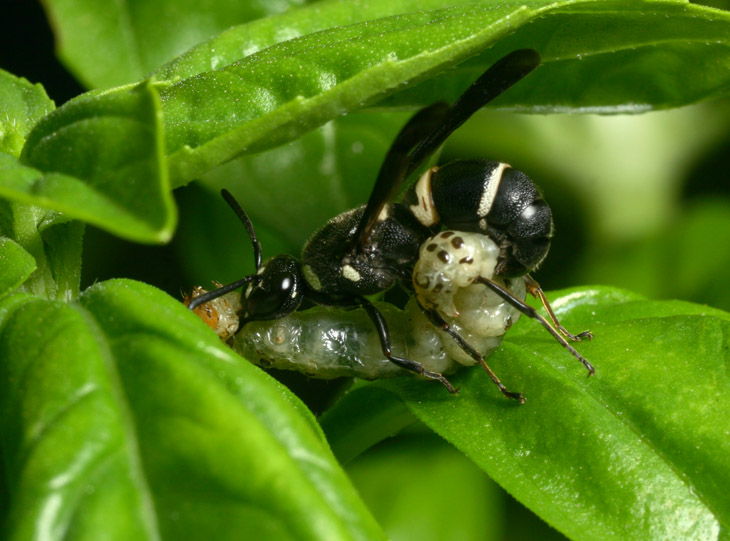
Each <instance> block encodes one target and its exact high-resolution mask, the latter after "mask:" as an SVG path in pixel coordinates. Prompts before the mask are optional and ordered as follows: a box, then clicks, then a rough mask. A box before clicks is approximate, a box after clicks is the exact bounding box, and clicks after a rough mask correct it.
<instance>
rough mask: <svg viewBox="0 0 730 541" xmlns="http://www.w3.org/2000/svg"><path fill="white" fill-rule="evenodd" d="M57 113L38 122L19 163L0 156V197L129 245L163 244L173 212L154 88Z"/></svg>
mask: <svg viewBox="0 0 730 541" xmlns="http://www.w3.org/2000/svg"><path fill="white" fill-rule="evenodd" d="M63 111H64V113H63V115H62V117H54V116H53V115H51V116H47V117H45V118H44V119H43V120H42V121H41V123H40V126H42V128H40V129H36V130H35V131H33V132H32V134H31V135H30V136H29V140H28V141H27V143H26V145H25V147H24V150H23V155H22V156H21V159H22V161H20V162H19V161H15V160H13V159H12V158H11V157H9V156H7V155H2V156H0V160H1V161H0V193H2V195H3V196H5V197H7V198H11V199H17V200H20V201H23V202H24V203H29V204H35V205H39V206H44V207H50V208H53V209H56V210H60V211H62V212H64V213H65V214H66V215H67V216H69V217H73V218H79V219H82V220H84V221H87V222H90V223H93V224H95V225H98V226H100V227H103V228H105V229H108V230H110V231H112V232H114V233H117V234H119V235H122V236H125V237H127V238H130V239H134V240H137V241H141V242H155V241H157V242H160V241H164V240H168V239H169V238H170V236H171V235H172V230H173V229H174V226H175V223H176V214H175V208H174V206H173V203H172V197H171V195H170V191H169V186H168V181H167V168H166V167H165V162H164V156H163V154H162V152H163V148H164V143H163V135H162V131H161V125H160V124H161V116H160V115H161V112H160V105H159V101H158V97H157V93H156V92H155V90H154V88H153V87H152V86H151V85H149V84H142V85H139V86H137V87H135V88H133V89H131V90H130V91H129V92H125V93H117V94H113V95H110V96H108V97H107V98H106V99H103V100H100V99H93V98H92V99H87V100H84V99H81V100H79V101H77V102H75V103H72V104H69V105H67V106H65V107H64V108H63ZM27 164H33V165H32V166H28V165H27Z"/></svg>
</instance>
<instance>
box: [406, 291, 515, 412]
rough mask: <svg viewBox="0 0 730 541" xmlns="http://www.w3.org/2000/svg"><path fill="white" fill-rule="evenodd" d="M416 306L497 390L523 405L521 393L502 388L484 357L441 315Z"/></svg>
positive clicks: (419, 304)
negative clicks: (479, 369)
mask: <svg viewBox="0 0 730 541" xmlns="http://www.w3.org/2000/svg"><path fill="white" fill-rule="evenodd" d="M418 306H419V307H420V308H421V310H422V311H423V313H424V314H425V315H426V317H427V318H428V320H429V321H430V322H431V323H432V324H433V325H434V326H435V327H436V328H438V329H441V330H442V331H444V332H445V333H446V334H448V335H449V336H450V337H451V338H452V339H453V340H454V342H456V344H457V345H458V346H459V347H460V348H461V349H462V350H464V352H466V354H467V355H469V356H470V357H471V358H472V359H474V360H475V361H477V362H478V363H479V364H480V365H482V368H484V370H485V371H486V372H487V374H489V377H490V378H491V379H492V381H493V382H494V384H495V385H496V386H497V388H499V390H500V391H502V394H503V395H504V396H506V397H507V398H512V399H514V400H517V401H518V402H519V403H520V404H524V403H525V400H526V399H525V397H524V396H523V395H522V393H515V392H512V391H510V390H509V389H507V387H505V386H504V384H503V383H502V382H501V381H500V379H499V378H498V377H497V374H495V373H494V372H493V371H492V369H491V368H489V365H488V364H487V362H486V361H485V360H484V355H482V354H481V353H479V352H478V351H477V350H476V349H474V347H473V346H472V345H471V344H470V343H469V342H467V341H466V340H465V339H464V337H463V336H461V335H460V334H459V333H458V332H456V331H455V330H454V329H452V328H451V327H450V326H449V324H448V323H447V322H446V320H445V319H444V318H443V316H442V315H441V314H439V313H438V312H437V311H436V310H429V309H426V308H424V307H423V306H422V305H421V303H418Z"/></svg>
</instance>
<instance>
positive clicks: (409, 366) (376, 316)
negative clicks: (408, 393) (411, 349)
mask: <svg viewBox="0 0 730 541" xmlns="http://www.w3.org/2000/svg"><path fill="white" fill-rule="evenodd" d="M357 300H358V303H359V304H360V306H362V307H363V308H364V309H365V312H366V313H367V315H368V316H369V317H370V320H371V321H372V322H373V324H374V325H375V329H376V330H377V331H378V337H379V338H380V346H381V347H382V349H383V355H385V358H386V359H388V360H389V361H390V362H392V363H393V364H395V365H397V366H400V367H401V368H405V369H406V370H409V371H410V372H415V373H416V374H419V375H421V376H423V377H426V378H428V379H434V380H436V381H439V382H441V384H442V385H443V386H444V387H446V389H448V391H449V392H450V393H451V394H456V393H458V392H459V389H455V388H454V386H453V385H451V382H449V380H448V379H446V378H445V377H444V375H443V374H439V373H438V372H431V371H430V370H426V369H425V368H423V365H422V364H421V363H419V362H418V361H414V360H413V359H405V358H403V357H396V356H395V355H393V354H392V353H391V348H390V332H389V331H388V324H387V323H386V321H385V318H384V317H383V314H381V313H380V311H379V310H378V309H377V308H376V307H375V306H374V305H373V303H371V302H370V301H369V300H367V299H366V298H365V297H359V298H358V299H357Z"/></svg>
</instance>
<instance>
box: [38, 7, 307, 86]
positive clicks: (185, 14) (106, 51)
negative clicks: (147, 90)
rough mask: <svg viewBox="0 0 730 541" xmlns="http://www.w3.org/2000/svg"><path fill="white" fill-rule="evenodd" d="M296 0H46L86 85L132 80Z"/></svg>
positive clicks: (70, 61) (67, 58) (61, 43)
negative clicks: (103, 0) (110, 0)
mask: <svg viewBox="0 0 730 541" xmlns="http://www.w3.org/2000/svg"><path fill="white" fill-rule="evenodd" d="M300 3H301V2H300V1H297V0H277V1H276V2H253V1H245V2H242V1H240V0H216V1H215V2H198V1H195V0H177V1H171V0H131V1H128V2H122V3H112V4H109V3H103V4H100V3H98V2H95V1H94V0H48V1H46V2H43V7H44V8H45V9H46V12H47V13H48V17H49V19H51V20H52V21H53V23H54V30H55V32H56V40H57V46H58V51H59V55H60V57H61V59H62V60H63V62H64V63H65V64H66V66H67V67H68V69H69V70H70V71H71V72H73V73H74V74H75V75H76V77H77V78H78V79H79V80H80V81H82V82H83V84H85V85H86V86H87V87H89V88H95V87H109V86H116V85H121V84H125V83H130V82H132V81H136V80H139V79H141V78H142V77H144V76H145V75H146V74H147V73H149V72H150V71H152V70H153V69H154V68H156V67H157V66H159V65H160V64H162V63H163V62H167V61H168V60H170V59H172V58H173V57H175V56H176V55H178V54H180V53H182V52H183V51H185V50H186V49H188V48H189V47H192V46H193V45H195V44H196V43H198V42H200V41H202V40H204V39H207V38H209V37H210V36H212V35H214V34H217V33H218V32H220V31H222V30H225V29H226V28H228V27H229V26H232V25H234V24H241V23H243V22H246V21H250V20H253V19H258V18H259V17H266V16H267V15H271V14H274V13H280V12H282V11H284V10H286V9H287V8H289V7H290V6H291V5H298V4H300Z"/></svg>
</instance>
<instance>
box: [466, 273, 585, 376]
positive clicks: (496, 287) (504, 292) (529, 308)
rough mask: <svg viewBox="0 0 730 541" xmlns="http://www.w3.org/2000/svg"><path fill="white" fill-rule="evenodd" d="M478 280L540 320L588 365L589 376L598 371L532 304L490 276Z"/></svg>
mask: <svg viewBox="0 0 730 541" xmlns="http://www.w3.org/2000/svg"><path fill="white" fill-rule="evenodd" d="M476 282H478V283H480V284H484V285H485V286H487V287H488V288H489V289H491V290H492V291H494V292H495V293H496V294H497V295H499V296H500V297H502V298H503V299H504V300H505V301H507V302H508V303H510V304H511V305H512V306H514V307H515V308H517V309H518V310H519V311H520V312H522V313H523V314H525V315H526V316H527V317H531V318H533V319H536V320H538V321H539V322H540V323H541V324H542V326H543V327H545V330H547V331H548V332H549V333H550V334H552V335H553V338H555V340H557V341H558V342H559V343H560V345H561V346H563V347H564V348H565V349H567V350H568V351H570V353H572V354H573V356H574V357H575V358H576V359H578V360H579V361H580V362H581V363H582V364H583V366H585V367H586V369H587V370H588V375H589V376H592V375H593V374H595V373H596V369H595V368H593V365H592V364H591V363H589V362H588V360H586V359H585V358H584V357H583V355H581V354H580V353H578V351H576V349H575V348H574V347H573V346H571V345H570V344H569V343H568V342H567V341H566V340H565V338H563V336H562V335H561V334H560V333H559V332H558V331H556V330H555V329H554V328H553V326H552V325H550V323H549V322H548V320H547V319H545V318H544V317H542V316H541V315H540V314H538V313H537V311H535V309H534V308H533V307H532V306H530V305H529V304H525V303H524V302H523V301H521V300H520V299H518V298H517V297H515V296H514V295H513V294H512V293H511V292H510V291H509V290H507V289H505V288H503V287H502V286H501V285H499V284H498V283H496V282H493V281H492V280H489V279H488V278H483V277H481V278H477V280H476ZM579 336H580V335H579Z"/></svg>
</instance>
